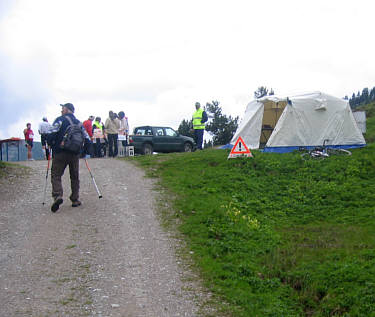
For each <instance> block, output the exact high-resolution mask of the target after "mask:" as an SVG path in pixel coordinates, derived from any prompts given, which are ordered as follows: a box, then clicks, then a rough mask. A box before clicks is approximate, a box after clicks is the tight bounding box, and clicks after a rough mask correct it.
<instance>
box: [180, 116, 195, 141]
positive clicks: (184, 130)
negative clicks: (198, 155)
mask: <svg viewBox="0 0 375 317" xmlns="http://www.w3.org/2000/svg"><path fill="white" fill-rule="evenodd" d="M192 127H193V122H192V120H190V121H189V120H185V119H184V120H182V122H181V123H180V125H179V127H178V129H177V131H178V133H180V134H182V135H186V136H189V137H192V138H194V133H193V132H192V130H191V129H192Z"/></svg>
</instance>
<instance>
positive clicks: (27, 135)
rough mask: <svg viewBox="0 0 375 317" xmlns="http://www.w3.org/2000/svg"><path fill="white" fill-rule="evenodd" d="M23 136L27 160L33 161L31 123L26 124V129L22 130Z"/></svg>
mask: <svg viewBox="0 0 375 317" xmlns="http://www.w3.org/2000/svg"><path fill="white" fill-rule="evenodd" d="M23 134H24V136H25V143H26V147H27V159H28V160H29V161H34V159H33V154H32V152H31V150H32V148H33V141H34V132H33V130H31V123H27V124H26V129H25V130H23Z"/></svg>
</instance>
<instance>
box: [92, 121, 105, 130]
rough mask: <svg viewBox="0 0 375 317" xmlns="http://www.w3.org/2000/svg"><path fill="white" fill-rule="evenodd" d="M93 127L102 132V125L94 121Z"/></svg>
mask: <svg viewBox="0 0 375 317" xmlns="http://www.w3.org/2000/svg"><path fill="white" fill-rule="evenodd" d="M93 125H94V126H95V127H97V128H99V129H101V130H103V125H102V124H101V123H99V122H98V121H94V123H93Z"/></svg>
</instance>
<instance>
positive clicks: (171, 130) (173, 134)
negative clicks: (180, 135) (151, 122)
mask: <svg viewBox="0 0 375 317" xmlns="http://www.w3.org/2000/svg"><path fill="white" fill-rule="evenodd" d="M165 134H166V135H168V136H177V133H176V131H175V130H173V129H171V128H165Z"/></svg>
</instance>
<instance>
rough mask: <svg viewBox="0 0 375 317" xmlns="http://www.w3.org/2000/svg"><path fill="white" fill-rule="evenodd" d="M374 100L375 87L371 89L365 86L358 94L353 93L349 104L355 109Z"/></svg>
mask: <svg viewBox="0 0 375 317" xmlns="http://www.w3.org/2000/svg"><path fill="white" fill-rule="evenodd" d="M373 101H375V87H373V88H372V89H371V90H369V89H368V88H363V89H362V93H360V92H359V91H358V92H357V94H355V93H353V95H352V97H351V98H350V99H349V104H350V107H351V108H352V109H355V108H357V107H358V106H360V105H365V104H368V103H370V102H373Z"/></svg>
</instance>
